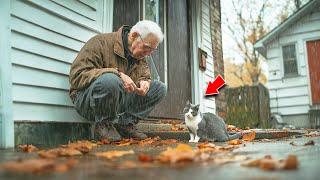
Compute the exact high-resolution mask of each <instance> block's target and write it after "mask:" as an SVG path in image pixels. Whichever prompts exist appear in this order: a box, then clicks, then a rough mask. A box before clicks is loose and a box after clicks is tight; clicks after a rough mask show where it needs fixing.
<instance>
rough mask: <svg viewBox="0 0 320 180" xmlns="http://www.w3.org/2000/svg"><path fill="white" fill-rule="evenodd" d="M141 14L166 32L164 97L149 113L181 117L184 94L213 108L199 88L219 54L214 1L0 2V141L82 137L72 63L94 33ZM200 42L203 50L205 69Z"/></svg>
mask: <svg viewBox="0 0 320 180" xmlns="http://www.w3.org/2000/svg"><path fill="white" fill-rule="evenodd" d="M141 19H149V20H153V21H156V22H158V23H159V24H160V25H161V26H162V28H163V30H164V33H165V40H164V43H162V44H161V47H160V49H159V51H157V53H156V54H155V55H154V59H155V63H156V66H157V68H158V71H159V75H160V78H161V80H162V81H163V82H165V83H166V84H167V85H168V96H167V97H166V99H165V101H164V102H163V103H162V104H160V105H159V106H158V107H157V109H156V110H155V111H154V112H153V113H152V118H153V119H156V118H170V119H177V118H179V113H181V111H182V109H183V107H184V105H185V102H186V101H187V100H192V101H193V102H194V103H201V108H202V110H203V111H208V112H213V113H215V112H216V104H215V100H214V97H210V98H205V97H204V92H205V88H206V86H207V83H208V81H209V80H213V79H214V57H215V58H217V59H220V61H218V62H216V63H220V64H221V62H222V61H221V59H222V58H221V56H222V55H221V54H222V53H221V52H217V53H215V52H213V49H214V50H216V51H221V28H220V1H209V0H199V1H192V0H181V1H176V0H116V1H114V0H68V1H64V0H50V1H49V0H40V1H39V0H11V1H9V0H4V1H0V22H1V23H0V54H1V56H0V59H1V66H0V83H1V89H0V97H1V98H0V107H1V109H0V113H1V119H0V147H13V146H14V145H15V144H19V143H33V144H36V145H37V144H40V145H43V144H41V143H43V142H46V143H47V144H48V143H49V141H61V140H62V141H68V140H73V139H77V138H88V137H89V135H90V131H89V127H90V124H88V123H87V121H85V120H84V119H83V118H81V117H80V116H79V115H78V114H77V113H76V111H75V110H74V108H73V104H72V102H71V101H70V99H69V96H68V89H69V81H68V74H69V69H70V65H71V63H72V62H73V60H74V59H75V57H76V55H77V53H78V51H79V50H80V49H81V47H82V46H83V45H84V43H85V42H86V41H87V40H88V39H90V38H91V37H93V36H94V35H96V34H99V33H107V32H112V31H113V30H116V29H118V28H119V27H120V26H121V25H122V24H127V25H133V24H135V22H137V21H138V20H141ZM214 42H216V43H214ZM213 44H214V46H213ZM199 48H201V49H202V50H203V51H205V52H206V53H207V58H206V70H204V71H202V70H200V68H199V58H198V55H199V54H198V53H199ZM222 64H223V63H222ZM221 67H222V68H223V66H220V68H218V69H217V68H216V70H219V69H221ZM219 72H223V71H221V70H220V71H219ZM49 144H50V143H49ZM53 144H54V142H53Z"/></svg>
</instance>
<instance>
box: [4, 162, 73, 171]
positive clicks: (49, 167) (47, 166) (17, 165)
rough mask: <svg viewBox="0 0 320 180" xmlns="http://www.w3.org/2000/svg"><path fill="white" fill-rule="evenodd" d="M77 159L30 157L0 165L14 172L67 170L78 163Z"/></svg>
mask: <svg viewBox="0 0 320 180" xmlns="http://www.w3.org/2000/svg"><path fill="white" fill-rule="evenodd" d="M77 162H78V161H77V160H74V159H69V160H67V161H66V160H53V159H28V160H20V161H12V162H6V163H4V164H2V165H0V167H1V168H3V169H5V170H7V171H12V172H14V173H16V172H20V173H34V174H42V173H51V172H60V173H61V172H65V171H67V170H69V169H70V168H72V167H73V166H75V164H77Z"/></svg>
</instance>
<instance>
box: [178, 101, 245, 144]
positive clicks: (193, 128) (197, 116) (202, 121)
mask: <svg viewBox="0 0 320 180" xmlns="http://www.w3.org/2000/svg"><path fill="white" fill-rule="evenodd" d="M199 106H200V104H198V105H193V104H191V103H190V102H189V101H187V104H186V106H185V108H184V110H183V113H184V118H185V124H186V126H187V128H188V130H189V134H190V140H189V142H195V143H197V142H199V140H200V139H201V140H203V141H210V142H214V141H218V142H225V141H229V140H233V139H237V138H240V137H241V135H240V134H233V135H229V134H228V132H227V127H226V124H225V122H224V120H223V119H222V118H221V117H219V116H217V115H215V114H212V113H201V112H200V111H199Z"/></svg>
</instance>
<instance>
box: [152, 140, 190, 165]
mask: <svg viewBox="0 0 320 180" xmlns="http://www.w3.org/2000/svg"><path fill="white" fill-rule="evenodd" d="M195 157H196V152H195V151H193V150H192V147H191V146H189V145H187V144H178V146H177V147H176V148H174V149H172V148H170V147H169V148H167V150H166V151H163V152H161V154H160V155H159V156H158V160H159V161H160V162H162V163H178V162H186V161H193V160H194V159H195Z"/></svg>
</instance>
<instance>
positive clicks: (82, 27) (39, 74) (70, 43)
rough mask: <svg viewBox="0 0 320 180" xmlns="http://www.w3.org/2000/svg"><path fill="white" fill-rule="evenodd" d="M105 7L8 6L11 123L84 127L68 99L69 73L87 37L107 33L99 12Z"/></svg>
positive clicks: (55, 2)
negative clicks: (48, 123) (30, 122)
mask: <svg viewBox="0 0 320 180" xmlns="http://www.w3.org/2000/svg"><path fill="white" fill-rule="evenodd" d="M110 2H111V1H103V0H95V1H88V0H80V1H76V0H74V1H64V0H52V1H44V0H40V1H39V0H30V1H18V0H13V1H11V10H10V13H11V18H10V24H11V58H10V61H11V63H12V98H13V119H14V121H15V122H20V121H55V122H58V121H61V122H83V119H82V118H81V117H80V116H79V115H78V114H77V113H76V111H75V110H74V108H73V104H72V102H71V100H70V98H69V95H68V90H69V78H68V75H69V69H70V65H71V63H72V62H73V60H74V59H75V57H76V55H77V53H78V51H79V50H80V49H81V48H82V46H83V45H84V43H85V42H86V41H87V40H88V39H89V38H91V37H93V36H94V35H96V34H98V33H101V32H104V31H105V30H106V28H109V29H110V28H111V26H110V27H107V26H106V24H107V23H106V22H105V21H106V19H105V18H106V16H107V14H106V12H104V11H103V8H104V6H106V5H107V3H110ZM110 8H111V9H112V7H110ZM106 11H107V9H106ZM110 30H111V29H110Z"/></svg>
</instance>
